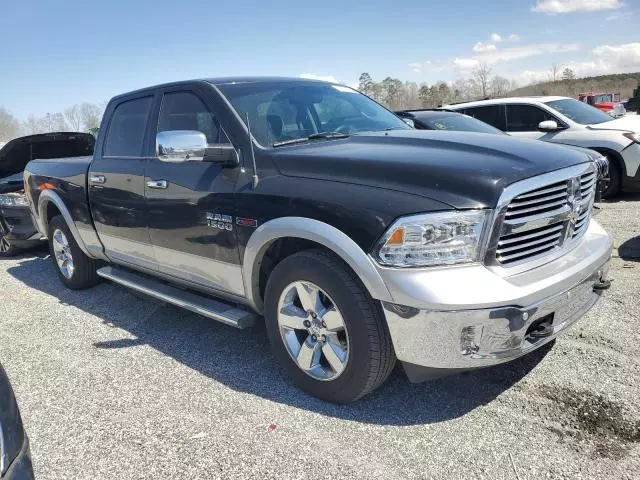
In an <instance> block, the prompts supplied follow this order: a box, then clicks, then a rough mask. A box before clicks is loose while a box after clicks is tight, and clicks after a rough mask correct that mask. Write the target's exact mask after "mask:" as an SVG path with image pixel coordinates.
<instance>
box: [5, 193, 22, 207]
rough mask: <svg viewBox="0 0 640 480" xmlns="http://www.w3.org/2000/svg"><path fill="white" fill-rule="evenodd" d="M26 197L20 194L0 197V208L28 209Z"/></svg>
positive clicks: (8, 194) (7, 194)
mask: <svg viewBox="0 0 640 480" xmlns="http://www.w3.org/2000/svg"><path fill="white" fill-rule="evenodd" d="M28 206H29V202H28V201H27V197H26V196H25V195H23V194H21V193H6V194H4V195H0V207H28Z"/></svg>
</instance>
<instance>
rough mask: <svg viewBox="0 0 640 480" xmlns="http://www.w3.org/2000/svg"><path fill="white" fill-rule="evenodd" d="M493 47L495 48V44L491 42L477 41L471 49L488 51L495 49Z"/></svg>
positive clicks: (480, 51)
mask: <svg viewBox="0 0 640 480" xmlns="http://www.w3.org/2000/svg"><path fill="white" fill-rule="evenodd" d="M495 49H496V46H495V45H493V44H491V43H482V42H478V43H476V44H475V45H474V46H473V51H474V52H477V53H482V52H490V51H491V50H495Z"/></svg>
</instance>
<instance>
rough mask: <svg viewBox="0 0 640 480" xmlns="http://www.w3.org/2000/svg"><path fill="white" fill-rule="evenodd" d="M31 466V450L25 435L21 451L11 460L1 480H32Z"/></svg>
mask: <svg viewBox="0 0 640 480" xmlns="http://www.w3.org/2000/svg"><path fill="white" fill-rule="evenodd" d="M34 478H35V477H34V475H33V465H32V463H31V448H30V447H29V438H28V437H27V436H26V435H25V437H24V444H23V445H22V450H20V453H19V454H18V456H17V457H16V458H15V459H14V460H13V462H12V463H11V465H9V468H8V469H7V471H6V472H5V474H4V475H3V477H2V480H34Z"/></svg>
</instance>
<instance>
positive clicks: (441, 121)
mask: <svg viewBox="0 0 640 480" xmlns="http://www.w3.org/2000/svg"><path fill="white" fill-rule="evenodd" d="M416 118H417V119H418V120H419V121H420V122H421V123H423V124H424V125H425V126H426V127H428V128H430V129H432V130H455V131H460V132H477V133H493V134H496V133H499V134H501V135H506V134H505V133H504V132H503V131H502V130H498V129H497V128H495V127H492V126H491V125H489V124H487V123H484V122H481V121H480V120H476V119H475V118H473V117H469V116H468V115H463V114H461V113H443V114H442V115H428V116H420V115H419V114H418V115H416Z"/></svg>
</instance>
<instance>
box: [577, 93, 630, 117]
mask: <svg viewBox="0 0 640 480" xmlns="http://www.w3.org/2000/svg"><path fill="white" fill-rule="evenodd" d="M578 100H580V101H581V102H582V103H586V104H588V105H591V106H592V107H595V108H597V109H598V110H600V111H601V112H604V113H608V114H609V115H610V116H612V117H614V118H619V117H622V116H624V114H625V113H627V111H626V109H625V108H624V103H623V102H621V101H620V94H619V93H593V92H586V93H579V94H578Z"/></svg>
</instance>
